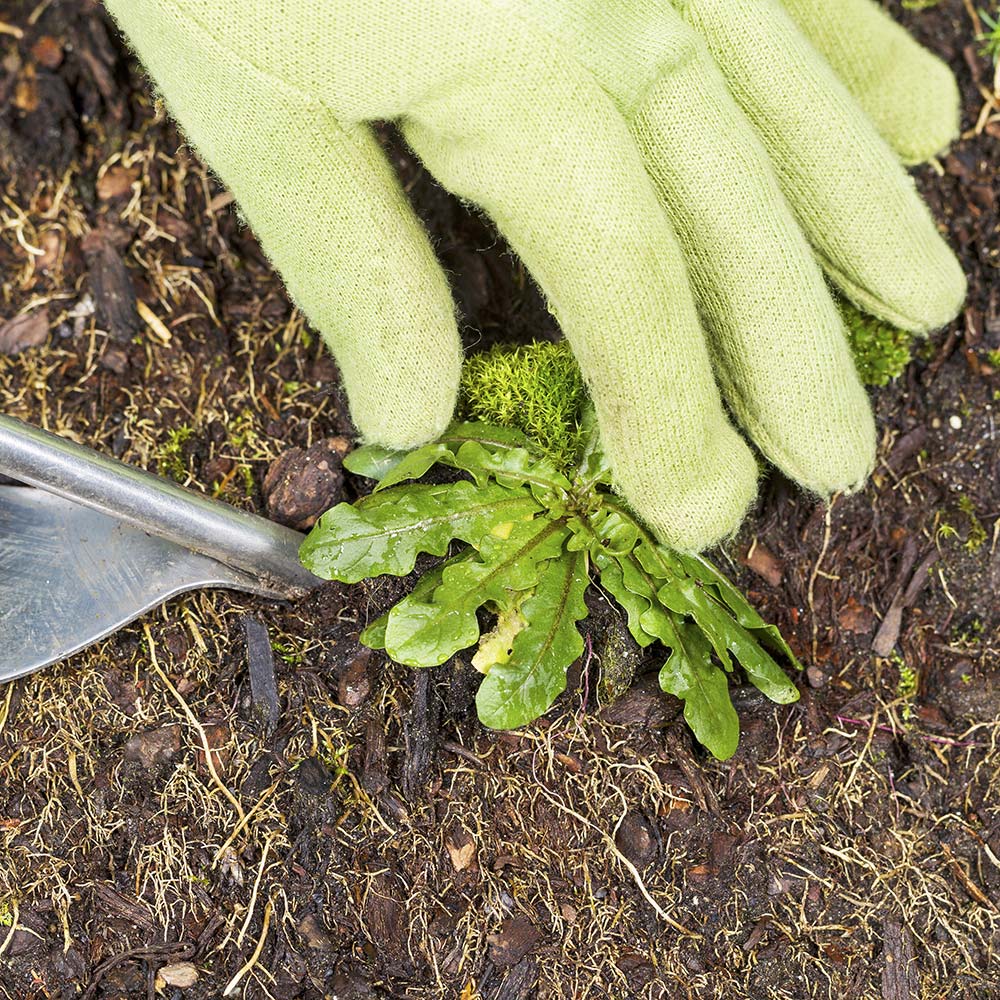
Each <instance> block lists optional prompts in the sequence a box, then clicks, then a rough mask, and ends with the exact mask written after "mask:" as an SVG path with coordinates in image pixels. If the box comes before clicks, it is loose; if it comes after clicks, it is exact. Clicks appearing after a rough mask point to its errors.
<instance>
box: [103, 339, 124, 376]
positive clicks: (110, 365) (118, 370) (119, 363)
mask: <svg viewBox="0 0 1000 1000" xmlns="http://www.w3.org/2000/svg"><path fill="white" fill-rule="evenodd" d="M100 363H101V367H102V368H106V369H107V370H108V371H109V372H114V373H115V374H116V375H124V374H125V372H127V371H128V354H126V353H125V351H124V350H122V348H120V347H118V346H117V345H116V344H108V346H107V347H106V348H105V349H104V353H103V354H102V355H101V362H100Z"/></svg>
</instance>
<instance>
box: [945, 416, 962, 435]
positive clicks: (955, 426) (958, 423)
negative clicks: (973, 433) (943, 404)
mask: <svg viewBox="0 0 1000 1000" xmlns="http://www.w3.org/2000/svg"><path fill="white" fill-rule="evenodd" d="M948 426H949V427H950V428H951V429H952V430H953V431H960V430H961V429H962V418H961V417H960V416H959V415H958V414H957V413H953V414H952V415H951V416H950V417H949V418H948Z"/></svg>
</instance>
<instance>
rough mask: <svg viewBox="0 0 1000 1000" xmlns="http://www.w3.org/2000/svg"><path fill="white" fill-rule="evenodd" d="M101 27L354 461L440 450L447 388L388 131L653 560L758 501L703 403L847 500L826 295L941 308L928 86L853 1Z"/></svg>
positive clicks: (847, 463) (867, 433) (425, 256)
mask: <svg viewBox="0 0 1000 1000" xmlns="http://www.w3.org/2000/svg"><path fill="white" fill-rule="evenodd" d="M107 3H108V6H109V7H110V8H111V10H112V12H113V13H114V15H115V16H116V17H117V19H118V20H119V22H120V24H121V27H122V28H123V29H124V31H125V32H126V33H127V35H128V37H129V38H130V39H131V41H132V43H133V44H134V46H135V48H136V50H137V52H138V53H139V55H140V56H141V57H142V59H143V60H144V61H145V63H146V66H147V67H148V69H149V70H150V72H151V74H152V76H153V78H154V79H155V80H156V82H157V84H158V85H159V87H160V88H162V92H163V94H164V96H165V97H166V100H167V102H168V104H169V106H170V107H171V109H172V111H173V112H174V113H175V114H176V116H177V118H178V120H179V121H180V122H181V123H182V125H183V126H184V128H185V129H186V130H187V132H188V135H189V137H190V139H191V141H192V142H193V143H194V145H195V146H197V148H198V149H199V150H200V151H201V153H202V154H203V155H204V156H205V157H206V159H207V160H208V162H209V163H211V164H212V166H213V167H214V169H215V170H217V171H218V173H219V175H220V177H221V178H222V179H223V181H224V182H225V183H226V184H227V185H229V187H230V188H231V189H232V191H233V192H234V193H235V195H236V197H237V198H238V199H239V202H240V204H241V206H242V208H243V211H244V212H245V213H246V216H247V217H248V219H249V220H250V222H251V223H252V225H253V226H254V229H255V230H256V232H257V234H258V236H259V237H260V240H261V242H262V244H263V246H264V247H265V249H266V250H267V252H268V253H269V254H270V256H271V258H272V260H273V261H274V263H275V265H276V266H277V267H278V268H279V270H280V271H281V273H282V274H283V275H284V278H285V281H286V282H287V285H288V288H289V290H290V292H291V294H292V295H293V296H294V298H295V300H296V301H297V302H298V303H299V305H300V306H301V307H302V308H303V310H304V311H305V312H306V313H307V314H308V316H309V317H310V318H311V320H312V321H313V323H315V324H316V326H317V327H318V328H319V329H320V330H321V331H322V332H323V335H324V337H325V338H326V340H327V342H328V343H329V345H330V347H331V348H332V349H333V352H334V354H335V355H336V357H337V361H338V363H339V365H340V369H341V372H342V374H343V378H344V383H345V386H346V389H347V393H348V396H349V398H350V401H351V412H352V415H353V418H354V421H355V423H356V424H357V427H358V429H359V431H360V432H361V434H362V435H363V436H364V437H365V438H366V439H367V440H368V441H371V442H376V443H380V444H384V445H388V446H391V447H395V448H408V447H411V446H414V445H416V444H419V443H422V442H424V441H427V440H429V439H431V438H433V437H435V436H437V435H438V434H440V433H441V432H442V431H443V430H444V428H445V426H446V425H447V423H448V422H449V420H450V419H451V416H452V411H453V408H454V404H455V397H456V389H457V385H458V378H459V370H460V367H461V361H462V351H461V346H460V343H459V338H458V334H457V331H456V324H455V318H454V313H453V306H452V302H451V300H450V297H449V292H448V286H447V283H446V281H445V278H444V275H443V274H442V272H441V270H440V268H439V266H438V264H437V262H436V260H435V257H434V253H433V251H432V249H431V246H430V244H429V242H428V239H427V237H426V235H425V233H424V232H423V231H422V229H421V226H420V224H419V223H418V221H417V220H416V218H415V217H414V215H413V212H412V211H411V209H410V207H409V205H408V204H407V202H406V199H405V197H404V196H403V194H402V192H401V190H400V187H399V184H398V183H397V181H396V180H395V178H394V175H393V172H392V170H391V169H390V167H389V165H388V164H387V163H386V161H385V159H384V157H383V155H382V153H381V152H380V150H379V147H378V146H377V145H376V143H375V141H374V139H373V137H372V133H371V131H370V129H369V123H370V122H372V121H373V120H380V119H392V120H395V121H397V122H398V123H399V125H400V127H401V129H402V131H403V134H404V135H405V137H406V139H407V140H408V142H409V143H410V144H411V145H412V147H413V148H414V150H415V151H416V152H417V153H418V154H419V156H420V157H421V158H422V160H423V161H424V163H425V164H426V165H427V167H428V168H429V169H430V170H431V171H432V172H433V174H434V175H435V176H436V177H437V178H438V179H439V180H440V181H441V182H442V183H443V184H444V185H445V186H446V187H447V188H449V189H450V190H451V191H453V192H455V193H456V194H457V195H459V196H460V197H462V198H465V199H468V200H469V201H470V202H473V203H475V204H476V205H479V206H481V207H482V208H483V209H484V210H485V211H486V212H487V213H489V215H490V216H491V218H492V219H493V220H494V221H495V222H496V224H497V226H498V227H499V229H500V231H501V232H502V233H503V234H504V236H505V237H506V238H507V239H508V240H509V242H510V243H511V245H512V246H513V247H514V248H515V249H516V251H517V252H518V253H519V254H520V256H521V257H522V258H523V260H524V262H525V263H526V265H527V266H528V268H529V269H530V270H531V273H532V274H533V275H534V277H535V279H536V280H537V281H538V283H539V285H540V286H541V287H542V289H543V291H544V293H545V295H546V297H547V299H548V302H549V305H550V308H551V310H552V312H553V313H554V314H555V315H556V316H557V318H558V320H559V322H560V324H561V326H562V329H563V331H564V332H565V334H566V337H567V338H568V340H569V342H570V344H571V345H572V347H573V351H574V353H575V355H576V357H577V359H578V361H579V363H580V367H581V369H582V371H583V373H584V377H585V378H586V380H587V384H588V386H589V388H590V391H591V393H592V396H593V400H594V403H595V406H596V410H597V415H598V419H599V422H600V428H601V434H602V438H603V441H604V446H605V449H606V451H607V453H608V456H609V458H610V460H611V464H612V467H613V469H614V473H615V476H616V479H617V483H618V486H619V488H620V490H621V492H622V493H623V494H624V495H625V496H626V497H627V498H628V500H629V501H630V502H631V503H632V504H633V506H634V507H635V509H636V510H637V512H638V513H639V514H641V515H642V517H644V518H645V519H646V521H647V522H649V524H650V525H651V527H652V528H653V529H654V530H655V531H656V532H657V533H658V534H659V536H660V538H661V539H662V540H663V541H665V542H666V543H668V544H670V545H672V546H674V547H676V548H679V549H699V548H702V547H704V546H706V545H709V544H711V543H712V542H715V541H717V540H718V539H719V538H721V537H723V536H725V535H726V534H728V533H729V532H731V531H732V530H733V529H734V528H735V527H736V526H737V525H738V524H739V522H740V520H741V518H742V517H743V514H744V512H745V511H746V508H747V507H748V505H749V504H750V503H751V501H752V499H753V497H754V495H755V492H756V482H757V463H756V461H755V458H754V455H753V452H752V451H751V449H750V447H749V445H748V443H747V441H746V440H745V439H744V437H742V436H741V435H740V433H738V432H737V430H736V429H735V428H734V426H733V424H732V423H731V422H730V419H729V417H728V416H727V413H726V410H725V409H724V408H723V400H724V401H725V404H726V406H728V410H729V414H731V416H732V417H733V418H734V419H735V420H736V421H737V422H738V424H739V425H740V427H741V428H742V430H743V431H744V432H745V434H746V437H747V438H749V439H750V440H751V441H752V442H753V443H754V444H755V445H756V446H757V448H759V449H760V451H761V452H763V454H764V455H765V456H766V457H767V458H768V459H770V460H771V461H772V462H774V464H775V465H777V466H779V467H780V468H781V469H782V470H783V471H784V472H786V473H787V474H788V475H789V476H791V477H792V478H794V479H795V480H797V481H798V482H799V483H800V484H802V486H803V487H805V488H806V489H808V490H810V491H812V492H814V493H817V494H820V495H828V494H829V493H831V492H832V491H834V490H840V489H853V488H856V487H858V486H859V485H860V484H861V483H863V481H864V480H865V478H866V476H867V475H868V472H869V471H870V469H871V466H872V463H873V457H874V451H875V429H874V424H873V420H872V415H871V411H870V409H869V405H868V401H867V398H866V395H865V392H864V390H863V389H862V387H861V385H860V383H859V382H858V379H857V376H856V374H855V371H854V366H853V363H852V359H851V355H850V352H849V350H848V346H847V341H846V339H845V333H844V329H843V325H842V321H841V319H840V316H839V313H838V310H837V308H836V306H835V305H834V302H833V300H832V299H831V297H830V294H829V292H828V290H827V286H826V283H825V281H824V276H823V272H824V271H825V272H826V275H827V276H828V277H829V279H830V280H831V281H832V282H833V283H834V284H836V285H837V286H838V287H839V288H840V289H841V291H842V292H843V293H844V294H846V295H847V296H848V297H849V298H850V299H852V300H853V301H854V302H856V303H857V304H858V305H859V306H861V307H862V308H864V309H865V310H867V311H868V312H871V313H874V314H875V315H877V316H880V317H883V318H884V319H886V320H889V321H891V322H892V323H895V324H897V325H898V326H901V327H904V328H906V329H908V330H914V331H927V330H930V329H933V328H934V327H938V326H941V325H943V324H945V323H947V322H948V321H949V320H950V319H951V318H952V317H953V316H954V315H955V314H956V312H957V311H958V309H959V308H960V305H961V303H962V300H963V298H964V294H965V282H964V278H963V275H962V272H961V270H960V268H959V265H958V263H957V261H956V259H955V258H954V256H953V255H952V253H951V252H950V251H949V249H948V248H947V246H946V245H945V243H944V242H943V241H942V239H941V237H940V236H939V235H938V232H937V230H936V228H935V225H934V222H933V220H932V219H931V216H930V214H929V212H928V211H927V208H926V207H925V206H924V205H923V203H922V202H921V201H920V199H919V197H918V196H917V193H916V191H915V189H914V186H913V183H912V181H911V180H910V179H909V178H908V177H907V175H906V173H905V172H904V170H903V168H902V167H901V165H900V163H899V159H898V158H897V153H898V155H899V156H902V157H903V158H904V159H906V160H917V159H920V158H922V157H926V156H928V155H931V154H933V153H935V152H937V151H938V150H939V149H940V148H941V147H943V146H944V145H945V144H947V142H948V141H949V140H950V139H951V138H952V137H953V136H954V134H955V132H956V130H957V117H958V101H957V92H956V88H955V85H954V81H953V80H952V79H951V76H950V74H949V73H948V71H947V69H946V68H944V66H943V65H942V64H940V63H939V62H938V61H937V60H936V59H935V58H934V57H932V56H930V55H928V54H927V53H926V52H924V51H922V50H921V49H920V48H919V47H918V46H917V45H916V44H915V43H914V42H913V41H912V40H911V39H910V38H909V37H908V36H907V35H906V34H905V33H904V32H903V31H902V29H900V28H899V27H898V26H897V25H895V24H894V23H893V22H891V21H890V20H889V19H888V18H887V17H886V16H885V15H884V14H883V13H882V12H881V11H880V10H879V9H878V8H877V7H875V5H874V4H873V3H871V2H869V0H837V2H836V3H829V2H828V0H786V2H784V3H780V2H778V0H689V2H685V0H421V2H419V3H417V2H411V0H282V2H275V0H107ZM880 132H881V135H880V134H879V133H880ZM892 147H895V151H896V152H895V153H894V151H893V148H892Z"/></svg>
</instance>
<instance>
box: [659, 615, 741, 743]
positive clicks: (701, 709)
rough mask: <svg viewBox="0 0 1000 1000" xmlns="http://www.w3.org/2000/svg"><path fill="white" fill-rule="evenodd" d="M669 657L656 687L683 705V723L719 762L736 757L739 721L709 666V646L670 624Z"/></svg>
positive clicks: (686, 628) (722, 680)
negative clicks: (658, 685)
mask: <svg viewBox="0 0 1000 1000" xmlns="http://www.w3.org/2000/svg"><path fill="white" fill-rule="evenodd" d="M668 631H672V632H673V636H672V638H671V640H670V642H669V645H670V656H669V657H668V658H667V662H666V663H664V664H663V666H662V668H661V669H660V687H661V688H662V689H663V690H664V691H666V692H667V693H668V694H672V695H674V696H675V697H677V698H680V699H681V700H682V701H683V702H684V721H685V722H687V724H688V725H689V726H690V727H691V730H692V732H694V734H695V736H696V737H697V738H698V740H699V742H701V743H702V744H703V745H704V746H705V747H706V748H707V749H708V750H709V752H710V753H711V754H712V755H713V756H715V757H717V758H718V759H719V760H727V759H728V758H729V757H732V755H733V754H734V753H736V747H737V746H738V745H739V741H740V720H739V717H738V716H737V714H736V709H734V708H733V703H732V701H730V699H729V683H728V681H727V680H726V675H725V674H724V673H723V672H722V671H721V670H720V669H719V668H718V667H717V666H715V665H714V664H713V663H712V652H711V646H710V645H709V643H708V641H707V640H706V638H705V636H704V635H702V634H701V632H699V631H698V629H697V628H696V627H694V626H693V625H691V624H690V623H688V622H681V623H679V624H677V625H676V626H675V625H673V623H671V629H670V630H668Z"/></svg>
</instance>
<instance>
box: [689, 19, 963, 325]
mask: <svg viewBox="0 0 1000 1000" xmlns="http://www.w3.org/2000/svg"><path fill="white" fill-rule="evenodd" d="M673 2H674V4H675V6H677V8H678V9H679V10H680V11H681V13H682V14H683V15H684V17H685V18H687V20H688V21H689V22H690V23H691V24H692V25H693V26H694V27H695V28H696V29H697V30H698V31H700V32H701V34H702V35H703V37H704V38H705V40H706V42H707V43H708V46H709V48H710V50H711V51H712V54H713V56H714V57H715V60H716V62H717V63H718V64H719V66H720V68H721V69H722V71H723V74H724V75H725V77H726V81H727V83H728V85H729V89H730V91H731V93H732V94H733V96H734V97H735V98H736V100H737V102H738V103H739V105H740V106H741V107H742V109H743V112H744V113H745V114H746V115H747V117H748V118H749V119H750V121H751V122H752V123H753V125H754V126H755V128H756V130H757V133H758V134H759V135H760V137H761V140H762V141H763V143H764V145H765V147H766V149H767V151H768V154H769V155H770V158H771V161H772V163H773V164H774V168H775V171H776V173H777V175H778V179H779V182H780V184H781V186H782V189H783V190H784V192H785V195H786V197H787V198H788V201H789V203H790V204H791V206H792V209H793V210H794V212H795V214H796V216H797V218H798V220H799V222H800V224H801V225H802V227H803V229H804V230H805V232H806V234H807V236H808V237H809V240H810V242H811V243H812V245H813V247H814V248H815V250H816V252H817V253H818V255H819V257H820V260H821V262H822V264H823V266H824V269H825V270H826V271H827V273H828V274H829V275H830V277H831V278H832V279H833V281H834V282H836V283H837V284H838V285H839V286H840V287H841V288H842V289H843V290H844V291H845V292H846V294H847V295H848V297H850V298H851V299H852V300H853V301H855V302H856V303H857V304H858V305H860V306H861V307H862V308H864V309H865V310H867V311H868V312H871V313H874V314H875V315H877V316H881V317H882V318H884V319H887V320H889V321H890V322H892V323H895V324H896V325H897V326H900V327H903V328H905V329H908V330H914V331H918V332H923V331H927V330H931V329H934V328H936V327H939V326H943V325H944V324H945V323H947V322H948V321H949V320H951V319H952V318H953V317H954V316H955V315H956V313H957V312H958V310H959V308H960V307H961V304H962V301H963V299H964V298H965V277H964V275H963V274H962V270H961V267H960V266H959V264H958V261H957V260H956V259H955V256H954V254H953V253H952V252H951V251H950V250H949V248H948V246H947V245H946V244H945V242H944V240H943V239H942V238H941V236H940V235H939V233H938V231H937V229H936V227H935V224H934V221H933V219H932V218H931V215H930V212H929V211H928V209H927V207H926V205H924V203H923V202H922V201H921V199H920V197H919V195H918V194H917V192H916V189H915V187H914V185H913V182H912V180H911V179H910V178H909V177H907V175H906V173H905V171H904V170H903V168H902V167H901V166H900V164H899V162H898V160H897V159H896V157H895V155H894V154H893V152H892V150H891V149H890V147H889V146H888V145H887V144H886V143H885V141H884V140H883V139H882V138H881V137H880V136H879V134H878V133H877V131H876V130H875V127H874V125H872V123H871V122H870V121H869V120H868V118H867V117H866V116H865V114H864V112H863V111H862V109H861V107H860V106H859V105H858V103H857V102H856V101H855V100H854V98H853V97H852V96H851V95H850V93H849V92H848V90H847V88H846V87H845V86H844V84H843V83H842V82H841V81H840V80H839V79H838V77H837V76H836V74H835V73H834V72H833V70H832V69H831V68H830V66H829V64H828V63H827V62H826V61H825V60H824V59H823V58H822V57H821V56H820V55H819V53H817V51H816V50H815V49H814V48H813V46H812V45H811V44H810V43H809V41H808V40H807V39H806V38H805V36H804V35H803V34H802V32H801V31H800V30H799V28H798V27H797V25H796V24H795V22H794V21H793V20H792V19H791V18H790V17H789V15H788V13H787V11H785V9H784V8H783V7H782V6H781V5H780V3H778V2H777V0H753V2H745V3H738V4H734V3H731V2H729V0H673Z"/></svg>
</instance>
